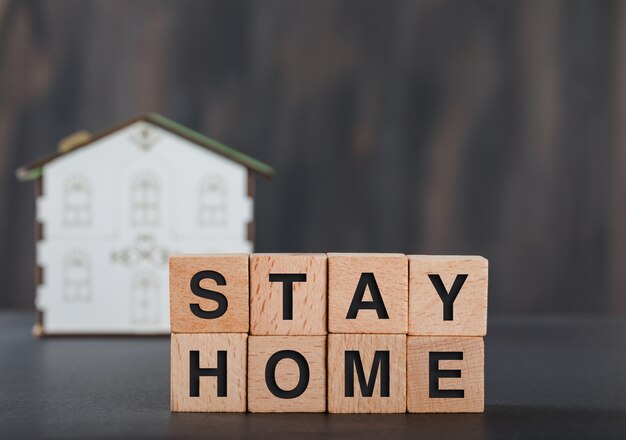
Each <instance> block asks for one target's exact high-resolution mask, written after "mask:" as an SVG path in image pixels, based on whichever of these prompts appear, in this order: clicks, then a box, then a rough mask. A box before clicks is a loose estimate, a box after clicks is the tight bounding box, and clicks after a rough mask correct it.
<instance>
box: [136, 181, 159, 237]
mask: <svg viewBox="0 0 626 440" xmlns="http://www.w3.org/2000/svg"><path fill="white" fill-rule="evenodd" d="M160 190H161V188H160V185H159V181H158V179H157V177H156V176H155V175H154V174H152V173H141V174H139V175H137V176H135V177H134V178H133V180H132V182H131V188H130V198H131V200H130V203H131V206H130V224H131V225H132V226H158V225H159V196H160Z"/></svg>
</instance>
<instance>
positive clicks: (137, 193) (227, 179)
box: [36, 119, 253, 334]
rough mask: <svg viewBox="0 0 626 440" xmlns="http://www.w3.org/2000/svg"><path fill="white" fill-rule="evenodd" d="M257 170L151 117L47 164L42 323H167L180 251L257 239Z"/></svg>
mask: <svg viewBox="0 0 626 440" xmlns="http://www.w3.org/2000/svg"><path fill="white" fill-rule="evenodd" d="M249 171H250V170H249V168H247V167H246V166H245V165H242V164H241V163H238V162H236V161H233V160H232V159H231V158H227V157H224V156H223V155H221V154H219V153H217V152H214V151H211V150H210V149H208V148H206V147H205V146H202V145H199V144H198V143H196V142H193V141H192V140H189V139H187V138H186V137H183V136H181V135H179V134H176V133H173V132H171V131H170V130H168V129H165V128H163V127H162V126H160V125H157V124H154V123H152V122H151V121H150V120H149V119H148V120H142V119H139V120H136V121H135V122H133V123H130V124H129V125H127V126H124V127H123V128H121V129H119V130H116V131H113V132H111V133H109V134H107V135H105V136H101V137H99V138H97V139H95V140H94V141H93V142H89V143H88V144H86V145H82V146H81V147H80V148H76V149H75V150H73V151H70V152H67V153H65V154H63V155H59V156H58V157H56V158H55V159H54V160H51V161H49V162H47V163H45V164H44V165H42V166H41V177H40V178H41V179H42V181H41V187H42V191H41V194H40V195H39V196H38V197H37V201H36V212H37V221H38V222H39V229H40V230H41V231H42V233H41V237H40V240H39V241H38V243H37V264H38V266H39V272H40V274H41V276H40V280H39V284H38V286H37V296H36V307H37V309H38V310H39V311H40V312H41V316H42V321H43V322H42V323H41V325H42V330H43V332H45V333H46V334H76V333H107V334H109V333H111V334H115V333H121V334H128V333H130V334H151V333H166V332H168V331H169V280H168V257H169V256H170V255H172V254H178V253H221V252H251V251H252V247H253V243H252V241H251V240H250V239H249V225H250V224H251V222H252V220H253V200H252V197H251V194H250V191H249Z"/></svg>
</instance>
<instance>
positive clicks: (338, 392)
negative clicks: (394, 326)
mask: <svg viewBox="0 0 626 440" xmlns="http://www.w3.org/2000/svg"><path fill="white" fill-rule="evenodd" d="M405 411H406V335H360V334H343V335H342V334H330V335H328V412H329V413H403V412H405Z"/></svg>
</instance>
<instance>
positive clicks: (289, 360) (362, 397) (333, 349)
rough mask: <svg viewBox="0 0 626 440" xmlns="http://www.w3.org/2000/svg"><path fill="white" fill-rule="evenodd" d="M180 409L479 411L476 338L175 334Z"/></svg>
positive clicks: (174, 376)
mask: <svg viewBox="0 0 626 440" xmlns="http://www.w3.org/2000/svg"><path fill="white" fill-rule="evenodd" d="M171 387H172V388H171V409H172V411H177V412H245V411H246V408H247V410H248V411H251V412H324V411H326V410H328V412H330V413H402V412H405V411H407V410H408V411H409V412H412V413H429V412H482V411H483V409H484V347H483V338H482V337H469V336H466V337H460V336H458V337H446V336H406V335H373V334H330V335H328V336H248V335H247V334H243V333H242V334H239V333H237V334H234V333H233V334H224V333H222V334H218V333H212V334H207V333H204V334H202V333H194V334H172V358H171Z"/></svg>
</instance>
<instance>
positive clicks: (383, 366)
mask: <svg viewBox="0 0 626 440" xmlns="http://www.w3.org/2000/svg"><path fill="white" fill-rule="evenodd" d="M379 367H380V397H389V352H388V351H377V352H376V353H374V361H373V362H372V369H371V370H370V377H369V380H367V381H366V380H365V371H364V370H363V363H362V362H361V355H360V353H359V352H358V351H346V359H345V366H344V368H345V378H346V381H345V387H346V397H354V370H355V369H356V375H357V377H358V379H359V386H360V387H361V394H362V395H363V397H372V394H374V385H376V376H377V375H378V368H379Z"/></svg>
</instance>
